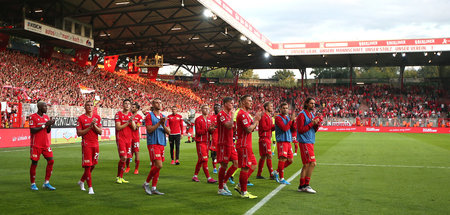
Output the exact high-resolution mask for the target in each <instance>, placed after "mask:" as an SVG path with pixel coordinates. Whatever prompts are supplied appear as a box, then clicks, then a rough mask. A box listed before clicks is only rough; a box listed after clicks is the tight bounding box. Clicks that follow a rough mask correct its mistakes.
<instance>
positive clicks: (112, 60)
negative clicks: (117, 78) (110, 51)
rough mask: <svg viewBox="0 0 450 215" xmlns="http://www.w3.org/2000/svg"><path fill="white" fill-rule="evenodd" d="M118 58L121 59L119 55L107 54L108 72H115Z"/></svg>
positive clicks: (105, 62)
mask: <svg viewBox="0 0 450 215" xmlns="http://www.w3.org/2000/svg"><path fill="white" fill-rule="evenodd" d="M117 60H119V55H112V56H105V60H104V65H105V70H106V71H108V72H114V70H115V69H116V65H117Z"/></svg>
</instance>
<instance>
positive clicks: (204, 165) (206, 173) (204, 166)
mask: <svg viewBox="0 0 450 215" xmlns="http://www.w3.org/2000/svg"><path fill="white" fill-rule="evenodd" d="M203 172H204V173H205V176H206V178H209V177H210V175H209V170H208V161H203Z"/></svg>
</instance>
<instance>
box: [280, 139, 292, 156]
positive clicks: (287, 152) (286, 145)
mask: <svg viewBox="0 0 450 215" xmlns="http://www.w3.org/2000/svg"><path fill="white" fill-rule="evenodd" d="M277 151H278V159H280V158H281V157H285V158H294V153H292V145H291V143H290V142H277Z"/></svg>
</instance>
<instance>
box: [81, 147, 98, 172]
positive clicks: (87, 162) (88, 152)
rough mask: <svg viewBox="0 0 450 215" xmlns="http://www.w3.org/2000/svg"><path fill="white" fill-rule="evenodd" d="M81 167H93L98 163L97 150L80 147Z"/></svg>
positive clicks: (95, 148) (96, 148)
mask: <svg viewBox="0 0 450 215" xmlns="http://www.w3.org/2000/svg"><path fill="white" fill-rule="evenodd" d="M81 153H82V156H81V158H82V159H83V160H82V161H81V166H82V167H85V166H95V165H96V164H97V163H98V156H99V150H98V146H96V147H84V146H83V147H81Z"/></svg>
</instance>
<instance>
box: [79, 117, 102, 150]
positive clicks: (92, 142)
mask: <svg viewBox="0 0 450 215" xmlns="http://www.w3.org/2000/svg"><path fill="white" fill-rule="evenodd" d="M94 118H95V119H97V122H96V123H95V124H96V125H97V127H100V126H102V123H101V120H102V119H101V118H100V116H99V115H97V114H92V117H88V116H86V114H83V115H81V116H79V117H78V121H77V129H80V130H84V129H86V128H88V127H89V126H90V125H91V122H92V120H93V119H94ZM82 138H83V140H82V141H81V144H82V145H83V146H87V147H95V146H98V134H97V133H95V131H94V130H93V129H91V130H89V131H88V132H87V133H86V134H85V135H84V136H83V137H82Z"/></svg>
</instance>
